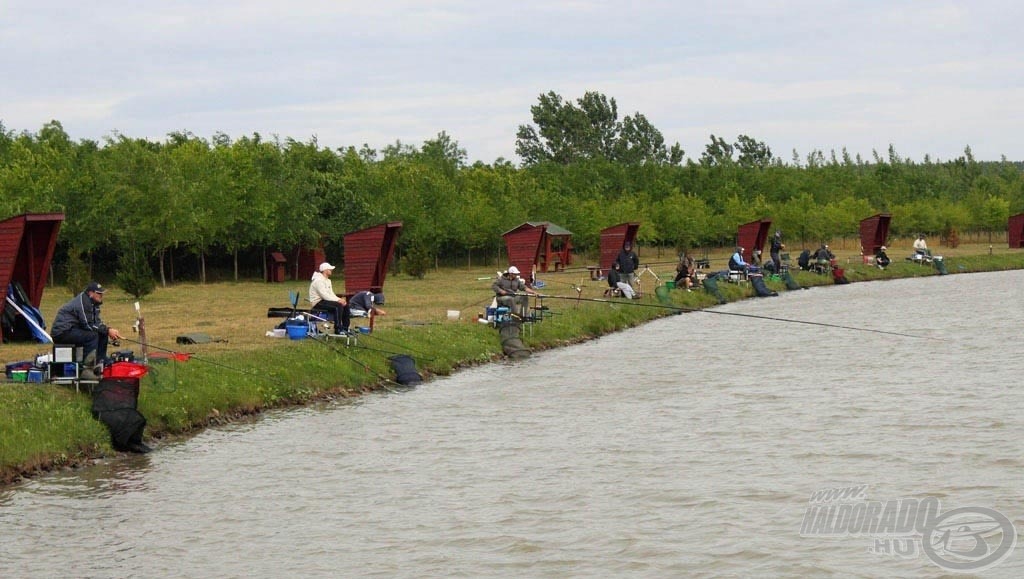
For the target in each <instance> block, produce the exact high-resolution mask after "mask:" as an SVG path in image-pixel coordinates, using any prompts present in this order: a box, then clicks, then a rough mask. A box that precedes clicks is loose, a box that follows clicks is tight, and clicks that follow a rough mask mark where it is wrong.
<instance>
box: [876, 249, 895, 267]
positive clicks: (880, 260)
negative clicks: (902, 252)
mask: <svg viewBox="0 0 1024 579" xmlns="http://www.w3.org/2000/svg"><path fill="white" fill-rule="evenodd" d="M890 263H892V260H891V259H889V256H888V255H886V253H885V246H884V245H883V246H882V247H880V248H878V251H876V252H875V265H876V266H878V269H885V268H887V267H889V264H890Z"/></svg>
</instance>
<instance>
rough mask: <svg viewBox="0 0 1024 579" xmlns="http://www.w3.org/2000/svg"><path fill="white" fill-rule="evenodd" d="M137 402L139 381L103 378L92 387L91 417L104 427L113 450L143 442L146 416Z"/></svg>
mask: <svg viewBox="0 0 1024 579" xmlns="http://www.w3.org/2000/svg"><path fill="white" fill-rule="evenodd" d="M138 403H139V380H138V378H104V379H102V380H100V381H99V383H98V384H96V385H95V386H93V390H92V415H93V418H95V419H96V420H99V421H100V422H102V423H103V424H106V425H107V429H108V430H109V431H110V440H111V443H112V444H113V446H114V448H115V449H116V450H128V449H129V447H130V446H131V445H132V444H138V443H141V442H142V430H143V429H144V428H145V427H146V417H145V416H143V415H142V414H141V413H139V411H138V410H137V408H138Z"/></svg>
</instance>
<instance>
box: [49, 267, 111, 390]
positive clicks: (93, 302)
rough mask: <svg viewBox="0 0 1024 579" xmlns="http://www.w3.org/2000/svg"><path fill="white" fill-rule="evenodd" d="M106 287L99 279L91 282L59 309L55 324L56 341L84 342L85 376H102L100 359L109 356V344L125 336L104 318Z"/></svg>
mask: <svg viewBox="0 0 1024 579" xmlns="http://www.w3.org/2000/svg"><path fill="white" fill-rule="evenodd" d="M106 291H107V290H106V288H104V287H103V286H102V285H100V284H99V283H97V282H90V283H89V285H88V286H86V288H85V291H83V292H82V293H80V294H78V295H76V296H75V297H73V298H71V301H69V302H68V303H66V304H64V305H63V306H61V307H60V309H59V310H57V317H56V318H55V319H54V320H53V326H51V336H52V337H53V343H54V344H74V345H76V346H82V353H83V354H84V358H83V360H82V366H83V370H82V372H81V373H80V374H79V378H81V379H82V380H99V377H98V376H97V371H98V370H101V367H100V366H97V361H102V360H103V359H104V358H106V357H107V344H108V343H109V342H111V341H117V340H120V339H121V337H122V336H121V333H120V332H118V331H117V330H116V329H114V328H111V327H109V326H107V325H106V324H105V323H103V320H102V319H101V318H100V306H102V305H103V294H104V293H105V292H106Z"/></svg>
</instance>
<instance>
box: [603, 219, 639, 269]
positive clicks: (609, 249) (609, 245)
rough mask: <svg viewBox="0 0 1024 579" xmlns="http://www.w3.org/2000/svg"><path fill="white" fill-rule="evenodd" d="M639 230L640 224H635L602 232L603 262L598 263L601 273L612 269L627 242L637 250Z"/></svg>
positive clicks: (614, 227) (623, 224)
mask: <svg viewBox="0 0 1024 579" xmlns="http://www.w3.org/2000/svg"><path fill="white" fill-rule="evenodd" d="M639 230H640V224H639V223H635V222H629V223H620V224H618V225H612V226H611V227H606V228H604V229H602V230H601V260H600V261H599V262H598V263H599V264H600V267H601V272H606V271H608V270H609V269H611V268H612V264H613V263H615V258H616V257H618V256H619V252H620V251H622V246H623V245H625V244H626V242H627V241H628V242H629V243H630V244H631V245H632V246H633V248H634V249H635V248H636V234H637V231H639Z"/></svg>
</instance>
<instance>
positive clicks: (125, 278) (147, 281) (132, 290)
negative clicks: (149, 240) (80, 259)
mask: <svg viewBox="0 0 1024 579" xmlns="http://www.w3.org/2000/svg"><path fill="white" fill-rule="evenodd" d="M117 264H118V269H117V285H119V286H121V289H123V290H124V291H126V292H128V293H129V294H131V295H133V296H135V298H136V299H138V298H141V297H142V296H145V295H148V294H151V293H153V290H154V289H156V280H155V279H153V270H152V269H151V268H150V267H149V261H148V260H147V259H146V257H145V256H144V255H143V254H142V252H141V251H137V250H135V249H130V250H128V251H126V252H124V253H122V254H121V256H120V257H119V258H118V260H117ZM83 287H84V286H83Z"/></svg>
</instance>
